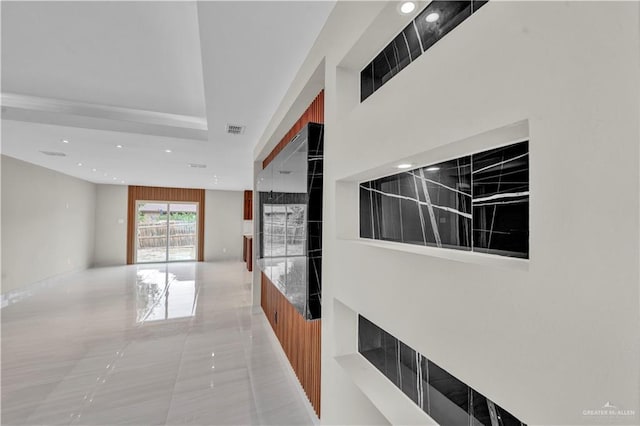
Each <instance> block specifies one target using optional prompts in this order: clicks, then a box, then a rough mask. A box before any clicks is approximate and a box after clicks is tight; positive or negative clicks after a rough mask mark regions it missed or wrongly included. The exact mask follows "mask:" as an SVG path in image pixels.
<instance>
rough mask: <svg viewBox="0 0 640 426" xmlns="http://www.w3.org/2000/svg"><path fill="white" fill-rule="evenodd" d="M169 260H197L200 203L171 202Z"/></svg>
mask: <svg viewBox="0 0 640 426" xmlns="http://www.w3.org/2000/svg"><path fill="white" fill-rule="evenodd" d="M168 219H169V226H168V231H169V244H168V255H169V258H168V260H169V261H175V260H196V259H197V256H198V253H197V250H198V249H197V248H198V220H197V219H198V204H197V203H170V204H169V218H168Z"/></svg>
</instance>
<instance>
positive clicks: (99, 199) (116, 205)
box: [93, 185, 129, 266]
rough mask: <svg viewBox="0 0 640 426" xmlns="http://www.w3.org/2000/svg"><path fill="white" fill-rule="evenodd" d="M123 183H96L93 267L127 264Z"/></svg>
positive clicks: (125, 207) (125, 208) (126, 195)
mask: <svg viewBox="0 0 640 426" xmlns="http://www.w3.org/2000/svg"><path fill="white" fill-rule="evenodd" d="M128 196H129V194H128V190H127V187H126V186H124V185H96V239H95V240H96V241H95V258H94V262H93V263H94V266H114V265H124V264H126V263H127V200H128Z"/></svg>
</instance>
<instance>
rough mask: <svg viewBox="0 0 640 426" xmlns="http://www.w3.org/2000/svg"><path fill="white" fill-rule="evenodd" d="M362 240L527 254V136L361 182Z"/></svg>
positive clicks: (506, 253)
mask: <svg viewBox="0 0 640 426" xmlns="http://www.w3.org/2000/svg"><path fill="white" fill-rule="evenodd" d="M360 237H361V238H368V239H374V240H385V241H394V242H400V243H406V244H414V245H423V246H433V247H440V248H450V249H456V250H465V251H473V252H479V253H488V254H495V255H502V256H510V257H519V258H526V259H528V258H529V143H528V141H524V142H519V143H515V144H511V145H507V146H503V147H500V148H495V149H491V150H488V151H483V152H479V153H476V154H471V155H466V156H463V157H459V158H454V159H452V160H448V161H443V162H440V163H436V164H430V165H427V166H424V167H420V168H415V169H411V170H407V171H403V172H400V173H397V174H394V175H391V176H386V177H382V178H379V179H375V180H371V181H367V182H362V183H360Z"/></svg>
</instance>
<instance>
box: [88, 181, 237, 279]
mask: <svg viewBox="0 0 640 426" xmlns="http://www.w3.org/2000/svg"><path fill="white" fill-rule="evenodd" d="M243 197H244V194H243V192H242V191H213V190H207V191H206V192H205V218H204V238H205V241H204V260H205V261H208V262H209V261H215V260H241V259H242V231H243V220H242V218H243V214H242V209H243V202H244V198H243ZM127 200H128V192H127V187H126V186H119V185H97V203H96V206H97V208H96V256H95V265H96V266H111V265H124V264H125V263H126V256H127ZM120 219H123V223H119V221H120Z"/></svg>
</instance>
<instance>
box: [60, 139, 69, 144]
mask: <svg viewBox="0 0 640 426" xmlns="http://www.w3.org/2000/svg"><path fill="white" fill-rule="evenodd" d="M61 142H62V143H69V141H68V140H66V139H62V141H61Z"/></svg>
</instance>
